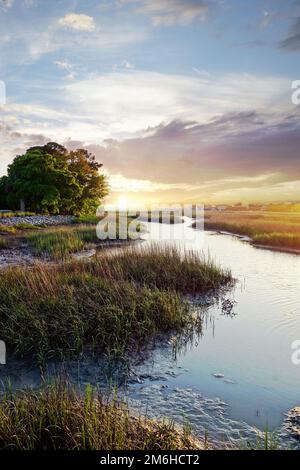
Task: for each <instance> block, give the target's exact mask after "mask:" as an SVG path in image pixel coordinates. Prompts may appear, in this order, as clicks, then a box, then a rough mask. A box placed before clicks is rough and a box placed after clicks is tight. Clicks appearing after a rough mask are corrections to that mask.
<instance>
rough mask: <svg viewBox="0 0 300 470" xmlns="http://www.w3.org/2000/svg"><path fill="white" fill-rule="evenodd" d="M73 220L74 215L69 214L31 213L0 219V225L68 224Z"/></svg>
mask: <svg viewBox="0 0 300 470" xmlns="http://www.w3.org/2000/svg"><path fill="white" fill-rule="evenodd" d="M73 222H74V217H73V216H70V215H52V216H50V215H32V216H27V217H8V218H7V219H5V218H3V219H0V225H6V226H8V227H14V226H15V225H18V224H29V225H33V226H34V225H47V226H57V225H70V224H72V223H73Z"/></svg>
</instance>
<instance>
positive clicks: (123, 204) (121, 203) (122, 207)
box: [118, 195, 128, 211]
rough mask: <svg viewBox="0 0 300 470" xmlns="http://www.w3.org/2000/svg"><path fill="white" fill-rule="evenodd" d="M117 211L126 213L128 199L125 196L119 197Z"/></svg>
mask: <svg viewBox="0 0 300 470" xmlns="http://www.w3.org/2000/svg"><path fill="white" fill-rule="evenodd" d="M118 209H119V211H127V210H128V199H127V196H124V195H122V196H120V197H119V199H118Z"/></svg>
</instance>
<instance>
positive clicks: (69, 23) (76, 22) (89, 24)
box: [58, 13, 96, 32]
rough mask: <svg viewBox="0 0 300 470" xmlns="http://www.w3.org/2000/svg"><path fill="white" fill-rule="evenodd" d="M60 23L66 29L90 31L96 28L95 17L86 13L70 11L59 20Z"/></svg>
mask: <svg viewBox="0 0 300 470" xmlns="http://www.w3.org/2000/svg"><path fill="white" fill-rule="evenodd" d="M58 25H59V26H61V27H62V28H65V29H71V30H73V31H89V32H92V31H94V30H95V29H96V24H95V20H94V18H92V17H91V16H88V15H84V14H78V13H68V14H67V15H65V16H64V17H63V18H60V19H59V20H58Z"/></svg>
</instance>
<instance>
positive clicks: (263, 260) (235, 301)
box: [0, 221, 300, 441]
mask: <svg viewBox="0 0 300 470" xmlns="http://www.w3.org/2000/svg"><path fill="white" fill-rule="evenodd" d="M153 227H154V228H153ZM170 228H171V230H173V234H175V238H177V239H176V240H175V241H174V242H173V243H176V244H177V245H178V246H180V247H182V248H193V249H197V250H200V251H201V252H203V253H204V255H206V256H210V257H211V258H213V259H214V260H215V262H216V263H217V264H219V265H221V266H222V267H224V268H229V269H230V270H231V271H232V274H233V276H234V278H235V279H237V283H236V285H235V287H234V288H233V289H232V290H231V291H230V292H228V293H227V294H226V296H225V297H224V296H221V298H220V299H217V300H216V301H214V302H211V303H210V304H208V305H206V307H205V311H206V313H205V315H203V313H202V327H201V328H202V329H201V331H198V335H196V336H194V337H191V338H190V341H189V342H187V343H185V346H184V347H180V348H176V349H175V350H176V354H175V355H174V354H173V352H174V347H173V346H174V342H172V341H165V342H164V344H163V345H160V346H158V347H156V349H155V351H154V352H153V354H152V355H151V357H149V358H148V359H147V360H146V361H144V362H143V363H142V364H136V365H135V366H133V367H132V368H131V370H130V375H129V378H128V380H127V385H128V387H127V392H126V393H127V397H128V400H129V401H130V403H131V405H132V406H133V407H134V408H137V409H138V410H139V411H142V412H145V413H147V414H149V415H151V416H166V417H173V418H174V419H175V420H176V421H181V422H182V421H183V420H188V421H190V423H191V424H192V426H193V427H194V429H195V430H196V431H198V432H199V433H200V435H201V434H203V433H204V431H208V433H209V435H210V436H214V437H215V438H216V439H220V440H225V441H228V439H231V440H238V439H239V438H240V437H241V436H246V437H247V438H248V439H250V440H252V441H253V439H255V437H256V435H257V429H260V430H264V429H265V428H266V427H268V429H271V430H273V429H276V430H277V431H276V432H277V433H278V435H279V437H280V438H282V439H284V440H286V435H285V430H284V428H282V423H283V420H284V417H285V413H286V412H287V411H288V410H289V409H291V408H293V407H294V406H295V405H299V404H300V403H299V402H300V366H295V365H293V364H292V362H291V354H292V349H291V344H292V342H293V341H295V340H297V339H300V307H299V292H300V256H296V255H291V254H285V253H277V252H273V251H267V250H259V249H257V248H255V247H253V246H251V245H250V244H248V243H246V242H243V241H240V240H239V239H237V238H235V237H232V236H227V235H226V236H224V235H219V234H215V233H205V234H203V233H202V232H196V231H195V230H193V229H192V228H191V227H190V221H186V223H185V224H184V225H174V226H171V227H170V226H166V225H159V224H152V230H156V231H159V232H160V234H161V235H164V231H167V233H165V235H166V238H167V237H168V236H169V234H170V233H169V230H170ZM145 238H146V235H145ZM162 238H164V237H162ZM180 239H181V240H180ZM148 242H149V241H148V240H146V241H145V242H144V243H143V244H144V245H146V244H147V243H148ZM161 243H169V242H167V241H166V240H162V241H161ZM195 308H196V307H195ZM201 308H202V309H203V306H202V307H201ZM181 346H183V345H182V344H181ZM67 372H68V374H69V376H70V377H71V379H72V380H73V382H75V383H76V382H80V383H81V384H84V383H88V382H92V383H96V384H101V383H105V378H106V376H107V375H108V373H107V371H106V370H105V368H104V365H103V363H101V362H98V361H97V360H95V359H90V360H88V359H85V360H82V361H74V362H69V363H68V365H67ZM7 374H9V375H10V378H11V380H12V382H13V383H14V384H15V386H19V387H21V386H24V385H32V384H36V383H37V381H38V377H39V371H37V370H35V369H31V370H29V369H28V368H27V369H24V368H22V367H21V366H19V368H18V369H15V370H13V369H12V366H10V367H9V366H6V368H5V372H4V369H1V370H0V378H1V377H2V378H3V377H4V376H5V375H7Z"/></svg>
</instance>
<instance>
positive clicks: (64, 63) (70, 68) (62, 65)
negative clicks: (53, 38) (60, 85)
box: [53, 60, 77, 80]
mask: <svg viewBox="0 0 300 470" xmlns="http://www.w3.org/2000/svg"><path fill="white" fill-rule="evenodd" d="M53 63H54V65H56V66H57V67H58V68H59V69H61V70H65V71H67V72H68V74H67V75H66V76H65V77H64V78H65V80H75V78H76V77H77V72H76V71H75V70H74V64H72V63H71V62H69V61H68V60H55V61H54V62H53Z"/></svg>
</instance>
